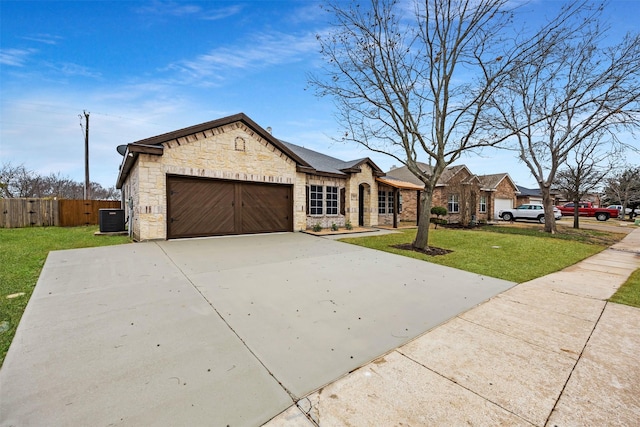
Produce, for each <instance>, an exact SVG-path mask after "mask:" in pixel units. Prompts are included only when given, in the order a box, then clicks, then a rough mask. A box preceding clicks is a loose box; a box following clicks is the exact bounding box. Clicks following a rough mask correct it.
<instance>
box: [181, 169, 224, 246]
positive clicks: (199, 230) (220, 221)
mask: <svg viewBox="0 0 640 427" xmlns="http://www.w3.org/2000/svg"><path fill="white" fill-rule="evenodd" d="M169 182H170V183H171V184H170V186H169V198H170V202H169V206H170V209H169V219H168V221H169V227H168V228H169V233H168V234H169V237H194V236H207V235H213V234H229V233H233V231H234V206H233V203H234V186H233V184H230V183H227V182H219V183H216V184H215V185H212V183H211V182H209V181H200V180H193V179H180V178H177V179H175V178H174V179H172V180H170V181H169Z"/></svg>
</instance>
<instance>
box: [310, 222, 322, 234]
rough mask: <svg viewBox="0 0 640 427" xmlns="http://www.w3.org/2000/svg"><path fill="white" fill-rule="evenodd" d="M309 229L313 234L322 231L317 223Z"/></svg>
mask: <svg viewBox="0 0 640 427" xmlns="http://www.w3.org/2000/svg"><path fill="white" fill-rule="evenodd" d="M311 229H312V230H313V231H314V232H316V233H318V232H320V231H322V226H321V225H320V223H319V222H318V223H316V225H314V226H313V227H312V228H311Z"/></svg>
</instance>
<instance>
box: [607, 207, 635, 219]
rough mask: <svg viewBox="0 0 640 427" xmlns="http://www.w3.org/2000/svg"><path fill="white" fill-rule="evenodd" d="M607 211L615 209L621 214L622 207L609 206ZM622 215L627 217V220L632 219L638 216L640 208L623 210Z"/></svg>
mask: <svg viewBox="0 0 640 427" xmlns="http://www.w3.org/2000/svg"><path fill="white" fill-rule="evenodd" d="M607 209H617V210H618V212H622V205H609V206H607ZM624 214H625V215H627V216H629V218H633V217H634V216H638V215H639V214H640V208H635V209H631V208H626V209H625V210H624Z"/></svg>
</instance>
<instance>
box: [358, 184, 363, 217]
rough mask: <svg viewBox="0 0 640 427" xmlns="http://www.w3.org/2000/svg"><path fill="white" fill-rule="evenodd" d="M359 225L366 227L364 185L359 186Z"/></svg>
mask: <svg viewBox="0 0 640 427" xmlns="http://www.w3.org/2000/svg"><path fill="white" fill-rule="evenodd" d="M358 225H359V226H360V227H364V185H362V184H360V186H359V187H358Z"/></svg>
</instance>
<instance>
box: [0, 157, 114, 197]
mask: <svg viewBox="0 0 640 427" xmlns="http://www.w3.org/2000/svg"><path fill="white" fill-rule="evenodd" d="M91 194H92V195H93V197H94V198H95V199H96V200H118V199H119V198H120V191H119V190H116V189H115V187H114V186H112V187H109V188H104V187H102V186H101V185H100V184H99V183H97V182H92V183H91ZM0 197H4V198H31V197H33V198H48V197H56V198H59V199H82V198H83V197H84V184H83V183H81V182H76V181H73V180H72V179H71V178H69V177H66V176H63V175H62V174H61V173H60V172H57V173H51V174H49V175H48V176H41V175H39V174H38V173H37V172H35V171H32V170H29V169H27V168H26V167H25V166H24V165H23V164H21V165H18V166H13V165H12V164H11V163H10V162H9V163H4V164H3V165H2V167H1V168H0Z"/></svg>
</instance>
